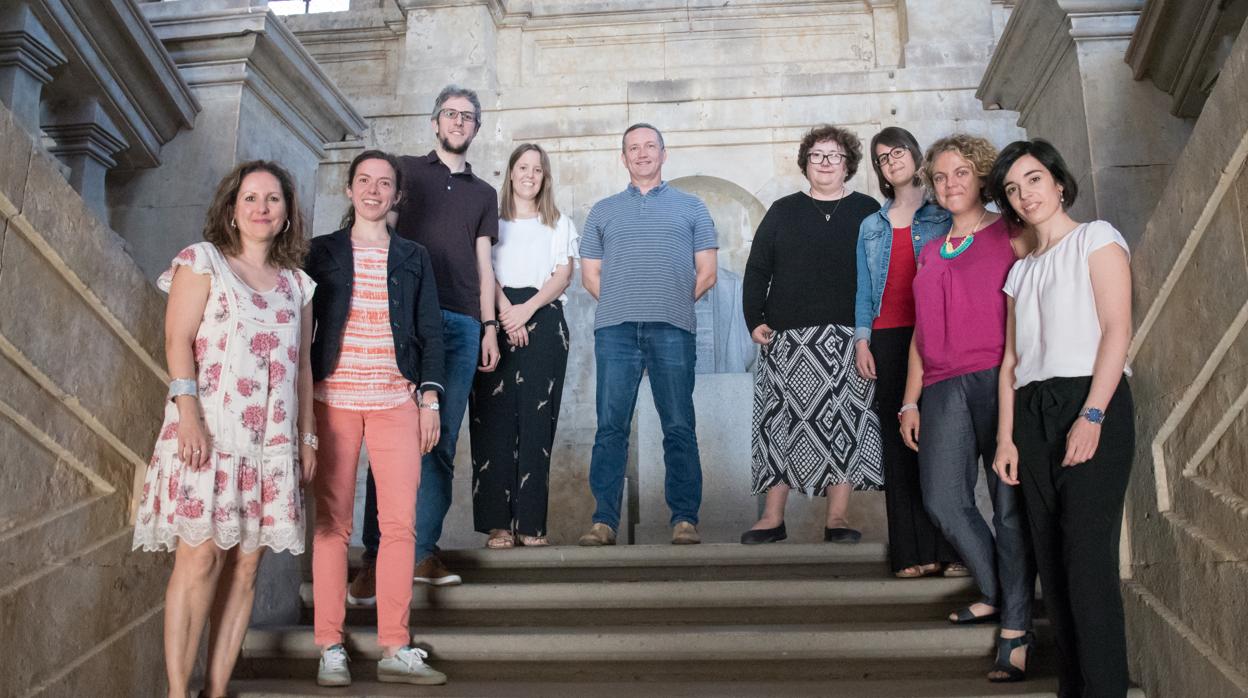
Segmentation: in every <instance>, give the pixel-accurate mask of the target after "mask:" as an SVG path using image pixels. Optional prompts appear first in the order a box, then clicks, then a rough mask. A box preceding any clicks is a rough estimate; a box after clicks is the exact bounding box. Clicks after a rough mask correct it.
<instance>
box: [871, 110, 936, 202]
mask: <svg viewBox="0 0 1248 698" xmlns="http://www.w3.org/2000/svg"><path fill="white" fill-rule="evenodd" d="M881 145H884V146H888V147H889V148H890V149H891V148H905V149H906V151H907V152H909V153H910V157H911V158H913V159H914V184H915V186H918V185H919V184H921V183H922V181H923V178H922V176H921V175H920V174H919V172H920V170H921V169H922V168H923V149H922V148H920V147H919V141H918V139H916V138H915V137H914V134H913V133H910V132H909V131H907V130H906V129H904V128H901V127H900V126H889V127H888V128H885V129H884V130H882V131H880V132H879V133H877V134H875V137H873V138H872V139H871V148H870V149H869V152H868V153H867V154H868V155H869V156H870V157H871V169H873V170H875V176H876V177H878V178H879V180H880V192H882V193H883V194H884V196H886V197H888V198H890V199H891V198H893V197H894V196H897V192H896V191H894V190H893V185H892V184H891V183H889V181H888V179H887V178H885V177H884V171H883V170H881V169H880V161H879V160H878V159H876V156H875V148H876V146H881Z"/></svg>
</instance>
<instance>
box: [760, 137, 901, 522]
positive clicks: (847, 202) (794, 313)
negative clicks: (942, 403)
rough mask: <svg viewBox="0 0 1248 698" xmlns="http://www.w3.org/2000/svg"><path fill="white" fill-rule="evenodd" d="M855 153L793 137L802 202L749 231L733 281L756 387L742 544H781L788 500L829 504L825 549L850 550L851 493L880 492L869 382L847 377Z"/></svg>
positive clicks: (863, 209)
mask: <svg viewBox="0 0 1248 698" xmlns="http://www.w3.org/2000/svg"><path fill="white" fill-rule="evenodd" d="M861 159H862V144H861V143H860V142H859V140H858V137H857V136H855V135H854V134H853V133H850V132H849V131H848V130H846V129H842V128H838V127H835V126H829V125H827V124H823V125H820V126H817V127H815V128H813V129H811V130H810V131H809V132H807V133H806V135H805V136H803V138H802V141H801V144H800V146H799V147H798V154H797V163H798V167H799V168H800V169H801V171H802V174H803V175H804V176H805V177H806V180H807V181H808V182H809V183H810V188H809V189H808V190H807V191H799V192H797V193H794V194H790V195H788V196H785V197H782V198H780V199H778V200H776V202H775V203H774V204H772V205H771V208H770V209H768V211H767V215H765V216H764V217H763V221H762V222H761V223H760V224H759V226H758V230H757V232H756V233H755V236H754V243H753V246H752V247H751V249H750V257H749V261H748V262H747V263H746V267H745V275H744V278H743V280H742V306H743V308H744V311H745V320H746V324H747V325H748V326H749V328H750V333H751V337H752V338H753V339H754V341H755V342H757V343H758V344H760V345H762V353H761V356H760V360H759V362H758V366H757V368H756V369H755V378H754V417H753V434H752V436H753V438H752V449H751V450H752V462H753V468H752V470H753V480H754V494H762V493H764V492H765V493H766V505H765V509H764V512H763V516H762V518H760V519H759V520H758V522H757V523H755V524H754V526H753V528H751V529H750V530H748V531H746V532H745V533H743V534H742V535H741V542H742V543H745V544H755V543H772V542H776V541H780V540H784V539H785V537H786V536H787V531H786V530H785V525H784V508H785V503H786V501H787V500H788V496H789V492H790V491H792V490H797V491H798V492H801V493H803V494H806V495H820V496H824V497H827V502H828V506H827V519H826V525H825V528H824V540H825V541H829V542H834V543H857V542H858V540H859V539H860V538H861V537H862V534H861V533H859V532H858V531H857V530H855V529H853V528H851V527H850V523H849V520H848V508H849V495H850V492H851V490H855V489H857V490H878V489H880V488H881V487H882V486H883V480H884V478H883V474H882V471H881V466H880V423H879V419H878V418H877V417H876V414H875V412H874V410H872V409H871V404H872V401H873V400H874V398H875V394H874V393H875V383H874V381H871V380H869V379H867V378H864V377H863V376H861V375H859V374H858V372H857V371H856V370H855V368H854V341H853V340H854V296H855V293H856V291H857V278H856V277H857V266H856V262H855V248H856V246H857V243H858V228H859V226H860V225H861V223H862V220H863V219H864V218H866V217H868V216H870V215H871V214H873V213H875V212H876V211H877V210H879V208H880V205H879V204H878V203H876V201H875V199H873V198H871V197H869V196H867V195H865V194H862V193H859V192H855V191H851V190H850V188H849V186H848V185H847V181H848V180H849V179H851V178H852V177H853V176H854V173H855V172H857V170H858V163H859V162H860V161H861Z"/></svg>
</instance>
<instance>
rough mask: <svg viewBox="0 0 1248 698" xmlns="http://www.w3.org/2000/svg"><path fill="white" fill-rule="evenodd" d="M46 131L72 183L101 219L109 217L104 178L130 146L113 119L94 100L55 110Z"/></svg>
mask: <svg viewBox="0 0 1248 698" xmlns="http://www.w3.org/2000/svg"><path fill="white" fill-rule="evenodd" d="M43 131H44V133H46V134H47V135H48V137H49V138H51V139H52V140H53V141H54V142H55V143H54V145H52V147H50V148H49V150H50V151H51V152H52V154H53V155H56V156H57V157H58V158H60V159H61V162H64V163H65V164H66V165H68V166H69V170H70V173H69V184H70V186H72V187H73V188H74V189H75V190H77V192H78V193H79V194H81V195H82V198H83V199H84V200H85V201H86V202H87V205H88V206H90V207H91V208H92V210H94V211H95V212H96V213H97V214H98V215H99V216H100V218H101V219H105V220H106V219H107V218H108V208H107V206H108V204H107V201H106V196H105V190H104V177H105V175H107V174H108V171H109V170H111V169H113V167H115V166H116V165H117V161H116V160H115V159H114V158H113V156H114V155H116V154H117V153H119V152H121V151H122V150H124V149H125V148H126V146H127V144H126V141H125V140H123V139H122V136H121V133H120V132H118V130H117V126H116V125H115V124H114V123H113V120H112V119H110V118H108V115H107V114H105V113H104V109H103V108H102V107H101V106H100V103H99V101H98V100H96V99H95V98H89V99H87V100H86V101H84V102H82V103H80V104H77V105H74V106H71V107H68V108H62V109H57V110H55V111H53V112H52V113H51V114H50V115H49V116H48V119H47V122H46V123H44V124H43Z"/></svg>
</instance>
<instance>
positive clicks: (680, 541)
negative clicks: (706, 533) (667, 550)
mask: <svg viewBox="0 0 1248 698" xmlns="http://www.w3.org/2000/svg"><path fill="white" fill-rule="evenodd" d="M701 542H702V536H700V535H698V529H697V528H696V527H695V526H694V525H693V524H691V523H689V522H688V521H677V522H676V525H675V526H674V527H673V528H672V545H697V544H698V543H701Z"/></svg>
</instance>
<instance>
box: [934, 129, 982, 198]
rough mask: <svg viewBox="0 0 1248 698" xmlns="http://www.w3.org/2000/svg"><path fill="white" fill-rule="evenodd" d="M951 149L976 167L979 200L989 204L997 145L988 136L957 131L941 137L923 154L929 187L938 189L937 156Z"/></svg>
mask: <svg viewBox="0 0 1248 698" xmlns="http://www.w3.org/2000/svg"><path fill="white" fill-rule="evenodd" d="M950 151H952V152H955V153H957V154H958V155H961V156H962V157H963V158H964V159H966V161H967V162H969V163H971V166H972V167H974V168H975V176H976V177H979V202H980V203H981V204H987V203H988V202H989V201H992V197H991V195H990V194H989V192H988V175H989V174H990V173H991V172H992V164H993V163H994V162H996V160H997V147H996V146H995V145H993V144H992V143H990V142H989V141H988V140H987V139H986V138H980V137H979V136H972V135H970V134H966V133H955V134H953V135H952V136H946V137H944V138H941V139H940V140H938V141H936V142H935V143H933V144H932V145H931V147H929V148H928V149H927V153H926V154H925V155H924V156H923V182H924V183H925V184H926V185H927V188H928V189H929V190H931V191H936V189H935V186H934V183H933V182H932V177H933V175H934V174H935V173H934V172H933V168H934V167H935V166H936V156H938V155H940V154H941V153H947V152H950Z"/></svg>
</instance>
